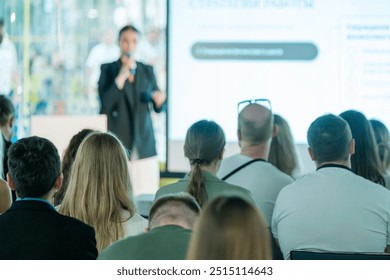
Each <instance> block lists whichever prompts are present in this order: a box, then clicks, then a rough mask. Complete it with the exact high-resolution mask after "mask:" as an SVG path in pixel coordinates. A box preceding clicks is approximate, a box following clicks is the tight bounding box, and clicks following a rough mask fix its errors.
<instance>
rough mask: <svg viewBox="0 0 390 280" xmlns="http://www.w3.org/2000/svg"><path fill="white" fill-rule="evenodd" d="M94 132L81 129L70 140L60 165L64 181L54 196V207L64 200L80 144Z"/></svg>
mask: <svg viewBox="0 0 390 280" xmlns="http://www.w3.org/2000/svg"><path fill="white" fill-rule="evenodd" d="M93 131H94V130H92V129H87V128H86V129H83V130H81V131H79V132H78V133H77V134H75V135H74V136H73V137H72V139H70V142H69V145H68V147H67V148H66V150H65V152H64V155H63V158H62V163H61V171H62V174H63V175H64V180H63V182H62V187H61V189H59V190H58V192H56V194H55V195H54V205H55V206H57V205H60V204H61V202H62V200H63V199H64V195H65V193H66V190H67V189H68V185H69V179H70V175H71V171H72V165H73V162H74V160H75V158H76V153H77V150H78V148H79V146H80V144H81V142H82V141H83V140H84V138H85V137H87V136H88V135H89V134H90V133H92V132H93Z"/></svg>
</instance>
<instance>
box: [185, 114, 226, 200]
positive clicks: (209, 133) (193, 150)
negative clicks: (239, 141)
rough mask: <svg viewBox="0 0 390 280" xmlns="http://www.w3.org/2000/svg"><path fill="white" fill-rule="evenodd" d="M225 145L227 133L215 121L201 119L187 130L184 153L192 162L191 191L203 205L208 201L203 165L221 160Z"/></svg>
mask: <svg viewBox="0 0 390 280" xmlns="http://www.w3.org/2000/svg"><path fill="white" fill-rule="evenodd" d="M224 147H225V134H224V132H223V130H222V128H221V127H220V126H219V125H218V124H217V123H215V122H213V121H207V120H201V121H198V122H196V123H194V124H193V125H192V126H191V127H190V128H189V129H188V131H187V135H186V139H185V143H184V155H185V156H186V157H187V158H188V159H189V161H190V164H191V173H190V182H189V183H188V186H187V192H189V193H190V194H191V195H192V196H193V197H194V198H195V199H196V201H197V202H198V203H199V205H200V206H202V205H203V204H204V203H205V202H206V201H207V192H206V189H205V182H204V176H203V173H202V166H208V165H210V164H212V163H216V161H218V160H220V156H221V153H222V151H223V149H224Z"/></svg>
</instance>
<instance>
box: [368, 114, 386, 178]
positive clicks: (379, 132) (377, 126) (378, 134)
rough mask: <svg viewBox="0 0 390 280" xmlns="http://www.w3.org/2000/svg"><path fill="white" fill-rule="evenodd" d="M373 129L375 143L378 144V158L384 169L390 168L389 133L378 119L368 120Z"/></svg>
mask: <svg viewBox="0 0 390 280" xmlns="http://www.w3.org/2000/svg"><path fill="white" fill-rule="evenodd" d="M370 123H371V127H372V129H373V131H374V135H375V140H376V144H377V145H378V152H379V159H380V161H381V162H382V167H383V170H384V171H387V170H388V169H389V168H390V134H389V130H388V129H387V127H386V126H385V124H384V123H382V122H381V121H378V120H370Z"/></svg>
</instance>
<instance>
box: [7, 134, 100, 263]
mask: <svg viewBox="0 0 390 280" xmlns="http://www.w3.org/2000/svg"><path fill="white" fill-rule="evenodd" d="M8 156H9V158H8V165H9V173H8V174H7V179H8V182H9V185H10V187H11V188H13V189H15V190H16V193H17V196H18V199H17V200H16V201H15V202H14V203H13V204H12V206H11V208H10V209H9V210H8V211H7V212H6V213H4V214H3V215H1V216H0V228H2V229H6V230H1V231H0V248H1V250H0V259H8V260H13V259H26V260H27V259H40V260H66V259H67V260H77V259H96V258H97V253H98V252H97V249H96V240H95V232H94V229H93V228H92V227H90V226H88V225H86V224H84V223H82V222H80V221H78V220H76V219H74V218H71V217H67V216H63V215H61V214H59V213H58V212H57V211H56V209H55V208H54V206H53V205H52V204H51V201H52V198H53V195H54V193H55V192H56V191H57V190H58V189H59V188H60V187H61V184H62V174H61V163H60V157H59V155H58V151H57V149H56V147H55V146H54V144H53V143H51V142H50V141H49V140H47V139H44V138H40V137H28V138H23V139H21V140H19V141H17V142H16V143H14V144H12V146H11V147H10V149H9V153H8Z"/></svg>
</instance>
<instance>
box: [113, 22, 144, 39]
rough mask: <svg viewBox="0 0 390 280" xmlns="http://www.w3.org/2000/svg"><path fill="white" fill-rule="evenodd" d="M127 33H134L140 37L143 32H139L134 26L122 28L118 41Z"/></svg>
mask: <svg viewBox="0 0 390 280" xmlns="http://www.w3.org/2000/svg"><path fill="white" fill-rule="evenodd" d="M126 31H133V32H135V33H137V34H138V35H140V34H141V32H139V30H138V29H137V28H135V26H134V25H125V26H124V27H122V28H121V30H119V34H118V40H119V39H120V38H121V36H122V34H123V33H124V32H126Z"/></svg>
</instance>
